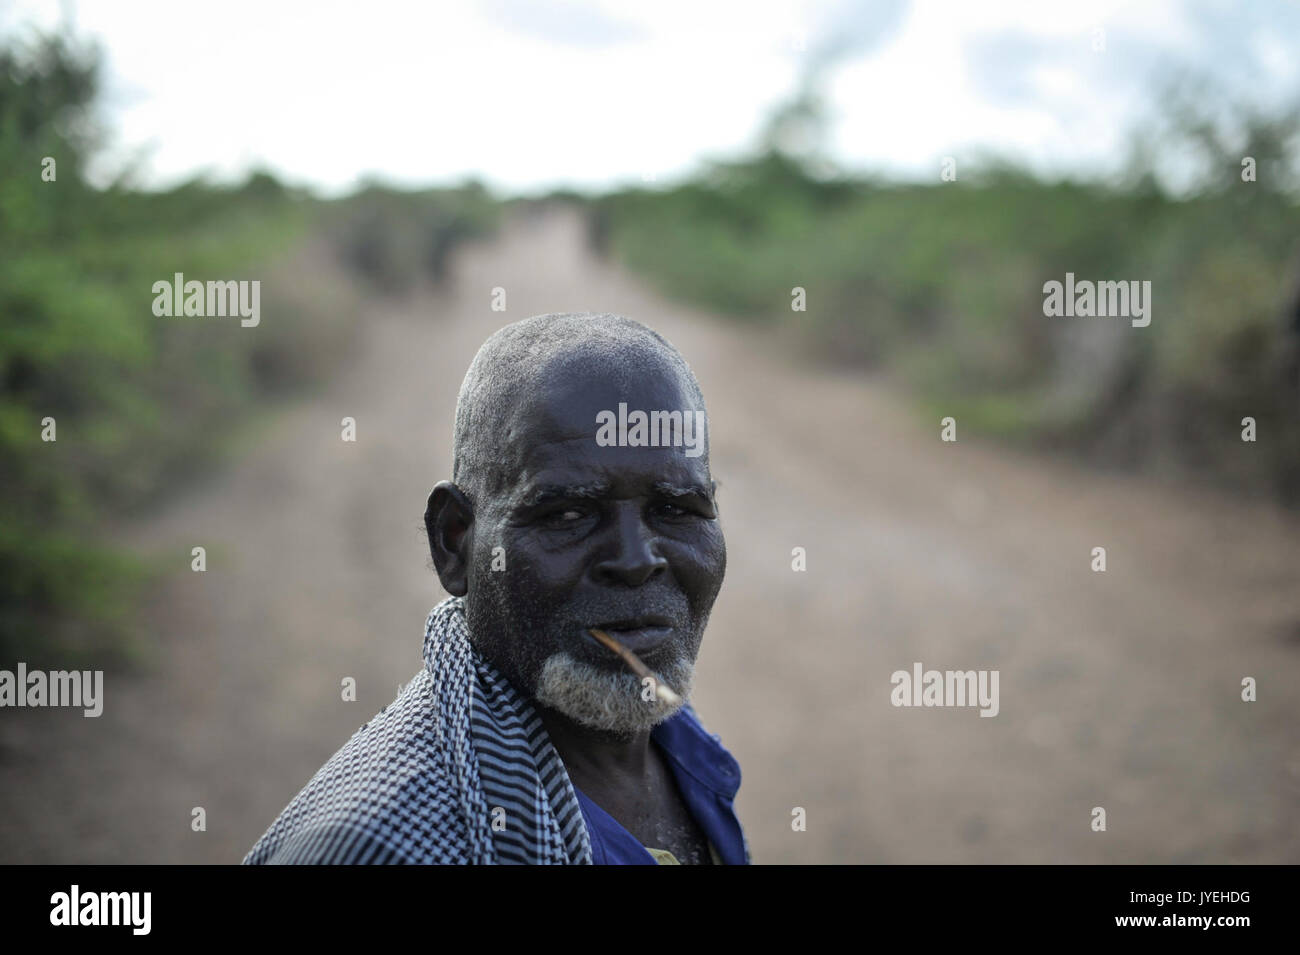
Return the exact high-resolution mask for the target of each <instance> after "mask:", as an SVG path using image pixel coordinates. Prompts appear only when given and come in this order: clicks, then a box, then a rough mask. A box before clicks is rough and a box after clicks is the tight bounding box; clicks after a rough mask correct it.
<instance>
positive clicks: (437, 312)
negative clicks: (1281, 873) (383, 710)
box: [0, 214, 1300, 863]
mask: <svg viewBox="0 0 1300 955" xmlns="http://www.w3.org/2000/svg"><path fill="white" fill-rule="evenodd" d="M495 287H501V288H504V289H505V290H506V293H507V306H508V307H507V310H506V311H505V312H494V311H492V310H491V308H490V302H491V300H492V289H493V288H495ZM567 310H575V311H585V310H594V311H616V312H621V313H624V314H627V315H630V316H632V317H634V318H637V319H640V320H641V321H644V322H646V323H647V324H649V325H651V326H653V327H655V328H657V329H658V330H660V331H661V332H663V333H664V334H665V335H666V336H667V337H668V338H669V339H671V340H672V341H673V342H674V343H675V344H676V345H677V346H678V347H679V348H680V349H681V350H682V352H683V353H684V354H685V355H686V357H687V359H688V360H689V361H690V362H691V363H692V365H693V366H694V368H695V369H696V372H697V374H698V376H699V378H700V381H701V384H702V386H703V388H704V393H705V396H706V399H707V400H708V402H709V414H710V434H711V438H712V442H713V445H712V456H713V465H714V473H715V476H716V477H717V478H718V479H719V483H720V494H721V498H720V499H721V507H722V520H723V524H724V529H725V531H726V535H727V543H728V553H729V566H728V574H727V582H726V584H725V585H724V587H723V591H722V596H721V597H720V599H719V601H718V604H717V606H716V609H715V611H714V615H713V620H712V624H711V626H710V629H709V632H708V634H707V636H706V638H705V642H704V648H703V652H702V655H701V658H700V671H699V680H698V689H697V693H696V698H695V699H696V707H697V709H698V711H699V712H700V714H701V715H702V717H703V718H704V720H705V722H706V724H708V725H709V727H710V729H711V730H712V731H714V732H716V733H719V734H720V735H721V736H722V739H723V741H724V742H725V743H726V744H727V745H728V747H729V748H730V749H731V750H732V752H733V753H735V755H736V756H737V758H738V759H739V761H740V763H741V766H742V768H743V771H744V782H743V784H742V786H741V791H740V797H739V800H738V809H739V813H740V816H741V819H742V821H743V822H744V823H745V825H746V828H747V831H748V834H749V838H750V842H751V845H752V848H753V850H754V854H755V858H756V861H759V862H769V863H771V862H819V861H820V862H857V861H862V862H1075V861H1077V862H1174V863H1194V862H1300V692H1297V689H1296V687H1297V683H1298V682H1300V522H1297V520H1296V519H1295V518H1293V517H1284V516H1283V515H1281V514H1279V513H1277V512H1275V511H1273V510H1272V509H1270V508H1267V507H1263V506H1255V505H1248V504H1241V503H1235V502H1232V501H1228V500H1224V499H1221V498H1218V497H1215V496H1212V495H1208V494H1201V493H1192V492H1188V491H1186V490H1180V489H1176V488H1170V487H1166V486H1162V485H1158V484H1154V483H1151V482H1150V481H1146V480H1139V479H1135V478H1127V477H1118V476H1113V475H1102V474H1098V473H1092V472H1085V471H1081V470H1077V469H1073V468H1070V467H1068V466H1066V465H1063V464H1059V463H1055V462H1051V461H1045V460H1042V459H1039V458H1034V457H1028V456H1023V455H1020V454H1018V453H1014V452H1011V451H1008V450H1006V449H1004V448H999V447H993V446H987V445H981V444H979V443H978V442H976V441H974V440H973V439H970V438H968V437H967V436H966V435H965V434H964V433H963V432H962V430H961V418H962V411H961V408H954V409H952V410H951V412H950V413H951V414H952V415H954V416H955V417H956V419H957V421H958V439H959V440H958V441H957V442H956V443H943V442H941V441H940V440H939V430H940V429H939V422H938V421H933V422H931V421H919V420H918V419H917V418H916V417H915V415H914V414H913V413H912V412H911V411H909V410H908V409H907V407H906V406H904V405H902V404H900V403H899V402H898V401H897V399H895V398H894V397H892V396H891V395H890V394H889V393H888V392H886V391H884V390H882V389H880V388H879V387H878V386H875V385H873V384H871V383H869V382H864V381H863V380H862V379H861V377H860V376H853V375H849V374H836V373H827V372H826V371H825V370H824V369H815V368H811V367H804V366H801V365H799V364H798V363H795V362H792V361H791V360H790V359H788V358H787V357H786V356H785V355H784V354H783V352H782V350H781V349H780V348H779V347H778V346H777V344H776V343H775V342H774V341H772V340H770V339H767V338H763V337H760V336H757V335H756V334H755V333H754V332H753V331H752V330H749V329H746V328H744V327H741V326H739V325H737V324H734V323H725V322H723V321H721V320H718V319H714V318H712V317H710V316H707V315H703V314H700V313H698V312H694V311H691V310H689V309H684V308H681V307H678V306H676V305H672V304H669V303H667V302H665V301H664V300H662V299H661V298H659V297H657V296H656V295H654V294H652V293H651V292H649V291H648V290H647V289H646V287H645V286H644V285H643V284H642V283H640V282H638V281H636V280H634V279H632V278H631V277H629V276H628V275H626V274H625V273H623V272H621V271H619V270H617V269H615V268H613V267H611V266H609V265H608V264H605V263H602V262H599V261H597V260H595V259H593V258H592V257H591V256H590V255H589V254H588V253H587V251H586V249H585V246H584V243H583V241H582V232H581V226H580V224H579V222H578V221H577V220H576V219H575V218H573V217H571V216H569V215H567V214H550V215H547V216H544V217H541V218H535V219H530V220H526V221H525V220H520V221H518V222H515V223H514V224H512V225H511V227H510V228H509V229H507V230H506V231H505V232H504V233H503V235H502V236H501V237H500V239H498V240H496V241H494V242H492V243H490V244H486V245H482V246H476V247H470V248H467V249H464V250H462V252H461V253H460V254H459V256H458V260H457V264H456V267H455V269H454V282H453V283H452V284H451V285H450V286H449V287H447V288H445V289H443V290H440V291H437V292H432V291H431V292H428V293H426V294H422V295H420V296H417V297H415V298H414V299H412V300H411V301H409V302H406V303H403V304H392V303H388V304H383V303H375V304H373V305H372V306H371V307H370V309H369V311H368V313H367V314H366V316H365V323H366V324H365V332H364V334H363V336H362V344H361V350H360V351H359V353H358V354H357V355H356V356H355V359H354V360H353V361H352V362H351V364H350V365H349V367H348V369H347V371H346V373H345V374H343V375H341V376H340V377H339V378H338V379H336V380H335V381H334V382H333V383H332V384H331V385H330V387H329V389H328V391H327V392H325V393H323V394H322V395H319V396H317V397H313V398H311V399H310V400H305V401H303V402H300V403H299V404H296V405H294V406H292V407H289V408H287V409H281V410H277V411H276V412H275V416H274V418H273V420H272V422H271V424H270V425H269V426H268V427H267V428H266V429H265V430H264V431H262V432H261V437H260V439H259V441H258V442H257V446H256V447H255V448H254V449H253V450H252V451H251V452H250V453H249V454H248V455H247V456H246V457H245V458H243V459H241V460H240V461H239V462H238V463H237V464H236V465H235V466H233V467H232V468H231V469H230V470H229V471H227V472H225V473H222V474H219V475H215V476H213V477H212V478H211V479H210V480H209V481H207V482H206V483H204V484H203V485H201V486H198V487H195V488H193V489H191V490H190V491H188V492H186V493H185V494H184V495H182V496H181V497H179V498H178V499H177V500H175V501H174V502H172V503H171V504H169V505H168V506H167V509H166V510H165V511H163V512H161V513H159V514H157V515H156V516H155V517H154V518H153V519H151V520H150V521H149V523H148V524H147V526H141V527H138V528H135V529H133V530H132V532H131V534H130V537H131V540H132V541H133V543H134V545H135V546H137V547H138V548H140V549H141V551H142V552H148V553H165V554H169V555H174V558H175V561H176V566H177V573H176V574H175V576H174V577H173V578H172V579H170V580H169V581H167V583H166V584H165V586H164V587H163V589H162V591H161V592H160V593H159V594H158V596H157V599H156V601H155V602H154V603H153V605H152V606H151V609H150V611H149V614H148V619H147V620H146V621H145V622H144V626H145V627H146V628H147V630H148V633H149V636H150V639H152V640H153V641H155V642H156V644H157V646H158V652H157V665H156V667H155V668H154V669H153V670H152V671H151V672H149V673H145V674H140V675H136V676H129V677H128V676H114V675H112V674H110V675H109V677H108V680H107V684H106V690H105V696H106V701H105V709H104V714H103V716H102V717H100V718H99V719H85V718H82V717H81V715H80V713H79V712H74V711H63V710H21V711H18V710H10V711H7V712H6V713H5V714H4V717H3V719H0V861H5V862H14V861H22V862H95V863H98V862H232V861H238V860H239V859H240V858H242V856H243V855H244V853H245V852H246V851H247V850H248V848H249V847H251V845H252V844H253V842H254V841H255V840H256V838H257V837H258V836H259V835H260V834H261V833H262V831H263V830H264V829H265V827H266V826H267V825H268V824H269V823H270V822H271V820H272V819H273V818H274V816H275V815H276V814H277V813H278V812H279V810H280V809H281V808H282V807H283V806H284V804H285V803H286V802H287V801H288V800H289V799H290V798H291V797H292V796H293V795H294V793H295V792H297V790H298V789H299V787H301V786H302V785H303V784H304V783H305V782H306V781H307V779H308V778H309V777H310V776H311V774H312V773H313V772H314V771H315V770H316V769H317V768H318V767H319V766H320V765H321V763H323V762H324V761H325V759H327V758H328V757H329V755H330V754H331V753H332V752H334V750H335V749H337V748H338V746H340V745H341V744H342V743H343V742H344V741H346V739H347V738H348V737H349V736H350V735H351V733H352V732H353V731H354V730H355V729H356V728H357V727H358V726H360V725H361V724H362V723H364V722H365V721H366V720H368V719H369V718H370V716H371V715H372V714H373V713H374V712H375V711H377V710H378V709H379V708H380V707H381V706H383V705H385V704H387V703H388V702H389V700H390V699H391V698H392V697H393V695H394V693H395V691H396V689H397V686H398V684H399V682H405V681H406V680H407V679H409V677H410V676H411V675H412V674H413V673H414V672H415V670H416V668H417V667H418V666H419V651H420V638H421V631H422V625H423V622H424V617H425V614H426V613H427V611H428V609H429V608H430V607H431V606H432V605H433V604H434V603H435V602H437V601H438V600H439V599H441V596H442V594H441V591H440V590H439V588H438V585H437V579H436V577H435V576H434V575H433V573H432V570H431V569H430V566H429V561H428V553H427V550H426V548H425V543H424V540H423V530H422V527H421V514H422V511H423V506H424V498H425V495H426V494H427V492H428V489H429V487H430V486H431V485H432V484H433V483H434V482H435V481H436V480H438V479H440V478H442V477H444V476H447V475H448V474H449V470H450V448H449V442H450V436H451V418H452V409H453V407H454V403H455V398H456V391H457V388H458V387H459V384H460V380H461V377H462V375H463V374H464V371H465V368H466V366H467V364H468V362H469V360H470V358H471V357H472V356H473V354H474V352H475V351H476V350H477V348H478V346H479V345H480V344H481V343H482V341H483V339H484V338H485V337H486V336H487V335H488V334H489V333H490V332H491V331H492V330H494V329H495V328H497V327H499V326H500V325H502V324H505V323H507V322H510V321H514V320H517V319H519V318H523V317H526V316H528V315H532V314H536V313H539V312H547V311H567ZM344 416H351V417H354V418H355V419H356V427H357V440H356V442H355V443H345V442H343V441H342V440H341V439H340V420H341V419H342V418H343V417H344ZM196 545H202V546H204V547H206V548H207V560H208V569H207V571H206V572H204V573H193V572H191V571H190V569H189V565H190V548H191V547H193V546H196ZM1096 546H1103V547H1105V548H1106V551H1107V571H1106V572H1105V573H1094V572H1093V571H1092V570H1091V569H1090V564H1091V561H1092V557H1091V550H1092V548H1093V547H1096ZM795 547H802V548H805V549H806V554H807V570H806V571H805V572H795V571H793V570H792V569H791V561H792V556H791V555H792V549H793V548H795ZM914 661H919V662H921V663H922V664H923V665H924V666H925V667H926V668H936V669H941V670H943V669H963V670H964V669H996V670H998V671H999V674H1000V680H999V694H1000V712H999V713H998V715H997V716H996V717H994V718H980V717H979V716H978V712H977V711H976V710H975V709H970V708H964V709H963V708H948V709H945V708H928V709H927V708H902V707H894V706H892V705H891V704H890V691H891V689H892V687H891V684H890V675H891V674H892V673H893V672H894V671H895V670H900V669H904V670H910V669H911V667H912V664H913V662H914ZM1248 676H1250V677H1254V678H1255V679H1256V680H1257V681H1258V695H1259V698H1258V701H1257V702H1254V703H1246V702H1243V701H1242V700H1241V681H1242V679H1243V677H1248ZM345 677H353V678H355V680H356V685H357V700H356V702H344V701H343V700H342V699H341V692H340V685H341V681H342V680H343V679H344V678H345ZM195 807H202V808H203V809H204V810H205V814H206V831H202V832H196V831H193V829H192V826H191V820H192V818H193V811H194V809H195ZM796 807H800V808H802V809H803V810H804V811H805V813H806V820H807V828H806V831H802V832H800V831H794V830H793V829H792V826H791V821H792V818H793V817H792V812H793V810H794V809H795V808H796ZM1093 807H1104V809H1105V810H1106V822H1107V829H1106V831H1105V832H1094V831H1092V829H1091V826H1090V823H1091V821H1092V818H1093V816H1092V810H1093Z"/></svg>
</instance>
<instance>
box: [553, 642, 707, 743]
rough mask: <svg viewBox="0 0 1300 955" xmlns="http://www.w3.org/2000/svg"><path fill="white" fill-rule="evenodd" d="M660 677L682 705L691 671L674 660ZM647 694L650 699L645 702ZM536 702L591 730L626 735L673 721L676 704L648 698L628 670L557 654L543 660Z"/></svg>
mask: <svg viewBox="0 0 1300 955" xmlns="http://www.w3.org/2000/svg"><path fill="white" fill-rule="evenodd" d="M659 675H660V676H661V677H662V678H663V680H664V682H665V683H666V684H667V685H668V686H669V687H671V688H672V689H673V690H675V691H676V693H677V695H678V696H680V697H681V698H682V700H686V699H688V698H689V696H690V692H691V681H692V679H693V677H694V675H695V667H694V665H693V664H692V663H691V662H690V661H689V660H685V659H682V658H678V659H677V660H675V661H674V662H673V663H671V664H669V666H667V667H666V668H664V669H663V670H662V671H659ZM646 695H649V696H650V699H649V700H648V701H647V700H646V699H644V697H645V696H646ZM535 696H536V699H537V702H539V703H541V704H543V705H544V706H548V707H550V708H551V709H553V710H557V711H558V712H560V713H563V714H564V715H565V716H567V717H568V718H569V719H571V720H573V721H574V722H575V723H578V724H580V725H582V726H589V727H591V728H592V729H598V730H604V731H606V732H612V733H617V734H619V735H622V736H630V735H634V734H636V733H641V732H647V731H649V730H651V729H653V728H654V727H655V726H657V725H658V724H659V723H662V722H663V721H664V720H666V719H668V717H670V716H672V715H673V714H674V713H676V712H677V710H678V709H680V708H681V705H682V704H680V703H665V702H664V701H663V700H661V699H659V697H658V696H657V695H655V694H654V693H647V692H646V689H645V687H644V686H643V685H642V683H641V678H640V677H638V676H636V675H635V674H633V673H628V672H626V671H612V672H611V671H608V670H601V669H598V668H596V667H594V666H592V665H591V664H589V663H583V662H582V661H580V660H577V659H575V658H574V657H573V656H571V655H570V654H569V653H567V652H565V651H560V652H559V653H554V654H552V655H551V656H549V657H547V659H546V663H545V664H543V665H542V674H541V676H540V677H539V678H538V681H537V692H536V694H535Z"/></svg>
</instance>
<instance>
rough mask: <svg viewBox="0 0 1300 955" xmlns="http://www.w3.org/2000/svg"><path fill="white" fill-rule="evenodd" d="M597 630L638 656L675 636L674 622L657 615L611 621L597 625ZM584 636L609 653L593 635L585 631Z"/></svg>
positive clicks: (651, 650) (602, 650)
mask: <svg viewBox="0 0 1300 955" xmlns="http://www.w3.org/2000/svg"><path fill="white" fill-rule="evenodd" d="M595 628H596V629H597V630H604V631H605V632H606V633H607V634H609V635H610V636H611V637H613V638H614V639H615V640H617V641H618V642H619V643H621V644H623V646H625V647H627V648H628V649H629V650H631V651H632V652H633V653H635V654H636V655H637V656H641V655H642V654H648V653H651V652H653V651H654V650H657V649H658V648H659V647H660V646H662V645H663V644H664V642H666V641H667V640H668V638H669V637H671V636H672V635H673V622H672V621H671V620H669V619H668V618H667V617H660V616H655V615H650V616H645V617H635V618H630V619H626V620H610V621H607V622H605V623H598V624H595ZM583 636H584V637H585V638H586V639H587V640H589V641H590V642H591V643H593V644H595V645H596V646H598V647H600V649H601V652H602V653H609V651H608V650H607V649H606V648H605V647H604V646H603V645H602V644H601V643H600V642H599V641H598V640H596V638H595V637H593V636H592V635H591V634H589V633H587V632H586V630H584V631H583Z"/></svg>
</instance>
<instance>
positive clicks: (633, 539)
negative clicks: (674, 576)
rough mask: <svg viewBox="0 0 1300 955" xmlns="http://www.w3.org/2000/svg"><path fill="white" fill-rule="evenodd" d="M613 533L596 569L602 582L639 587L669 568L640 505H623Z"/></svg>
mask: <svg viewBox="0 0 1300 955" xmlns="http://www.w3.org/2000/svg"><path fill="white" fill-rule="evenodd" d="M611 536H612V540H610V541H609V542H607V543H606V545H605V546H606V548H607V551H606V554H605V555H604V556H603V557H602V558H601V559H600V560H599V561H598V562H597V563H596V565H595V568H594V573H595V576H596V579H597V580H598V581H599V582H601V583H605V584H619V585H622V586H625V587H640V586H641V585H642V584H644V583H646V581H648V580H650V579H651V578H652V577H654V576H656V575H657V574H662V573H664V571H665V570H667V568H668V561H667V560H666V559H665V558H664V557H663V555H661V554H660V553H659V546H658V538H657V537H656V536H655V534H654V532H653V531H652V530H651V529H650V528H649V527H647V526H646V524H645V521H644V520H643V519H642V517H641V513H640V510H639V508H637V507H633V506H626V507H622V508H620V509H619V511H618V514H617V516H616V519H615V521H614V526H613V530H612V535H611Z"/></svg>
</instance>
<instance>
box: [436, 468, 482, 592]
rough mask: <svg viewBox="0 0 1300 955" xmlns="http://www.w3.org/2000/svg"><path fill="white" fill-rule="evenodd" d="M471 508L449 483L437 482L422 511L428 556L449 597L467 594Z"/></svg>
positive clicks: (457, 489) (472, 517) (472, 509)
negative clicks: (427, 537)
mask: <svg viewBox="0 0 1300 955" xmlns="http://www.w3.org/2000/svg"><path fill="white" fill-rule="evenodd" d="M473 524H474V505H473V504H472V503H471V502H470V499H469V498H468V497H466V496H465V492H464V491H462V490H461V489H460V488H458V487H457V486H456V485H454V484H452V483H451V482H450V481H439V482H438V483H437V484H435V485H434V486H433V490H432V491H430V492H429V503H428V504H427V505H426V506H425V509H424V529H425V532H426V533H427V534H428V535H429V555H430V556H431V557H432V558H433V566H434V569H435V570H437V571H438V580H439V581H441V582H442V589H443V590H445V591H447V593H449V594H451V595H452V596H453V597H463V596H465V594H466V593H467V592H468V591H469V545H470V538H471V535H470V533H469V529H470V527H471V526H473Z"/></svg>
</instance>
